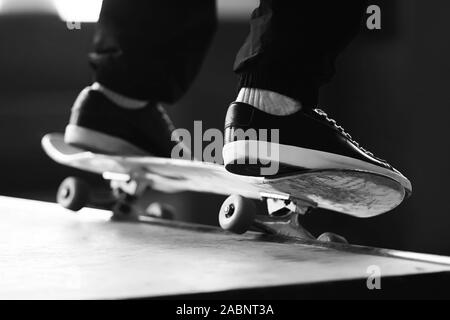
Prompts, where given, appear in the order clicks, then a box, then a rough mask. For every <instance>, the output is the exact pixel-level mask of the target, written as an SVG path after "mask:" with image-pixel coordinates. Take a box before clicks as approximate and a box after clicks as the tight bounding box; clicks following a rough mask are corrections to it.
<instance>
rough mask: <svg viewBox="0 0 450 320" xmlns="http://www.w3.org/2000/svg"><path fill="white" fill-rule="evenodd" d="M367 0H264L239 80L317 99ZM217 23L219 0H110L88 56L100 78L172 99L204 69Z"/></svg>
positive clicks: (138, 93)
mask: <svg viewBox="0 0 450 320" xmlns="http://www.w3.org/2000/svg"><path fill="white" fill-rule="evenodd" d="M364 8H365V0H260V5H259V7H258V8H257V9H255V10H254V11H253V13H252V16H251V20H250V33H249V35H248V37H247V39H246V41H245V42H244V44H243V45H242V47H241V49H240V50H239V52H238V54H237V56H236V61H235V64H234V71H235V72H236V74H237V75H238V87H239V88H240V87H252V88H260V89H266V90H271V91H275V92H278V93H281V94H284V95H287V96H289V97H291V98H294V99H296V100H299V101H301V102H302V103H303V105H305V106H314V105H315V104H316V103H317V96H318V89H319V88H320V86H321V85H323V84H324V83H326V82H327V81H329V80H330V78H331V77H332V75H333V73H334V62H335V59H336V57H337V55H338V54H339V52H341V51H342V50H343V49H344V47H345V46H346V45H347V44H348V43H349V42H350V40H351V39H352V38H353V37H354V36H355V35H356V33H357V32H358V31H359V29H360V28H361V21H362V17H363V13H364ZM216 26H217V17H216V5H215V1H214V0H195V1H183V0H132V1H125V0H104V1H103V7H102V11H101V15H100V20H99V23H98V27H97V32H96V34H95V39H94V52H93V53H91V54H90V62H91V64H92V66H93V68H94V70H95V80H96V81H98V82H100V83H102V84H103V85H105V86H106V87H109V88H111V89H113V90H115V91H117V92H120V93H122V94H124V95H128V96H130V97H135V98H139V99H146V100H154V101H160V102H166V103H173V102H175V101H176V100H178V99H179V98H180V97H181V96H182V95H183V94H184V93H185V92H186V90H187V89H188V88H189V86H190V84H191V83H192V81H193V79H194V77H195V76H196V74H197V73H198V71H199V69H200V66H201V63H202V61H203V59H204V57H205V54H206V51H207V49H208V47H209V44H210V42H211V39H212V37H213V35H214V32H215V29H216Z"/></svg>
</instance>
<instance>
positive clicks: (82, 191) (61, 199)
mask: <svg viewBox="0 0 450 320" xmlns="http://www.w3.org/2000/svg"><path fill="white" fill-rule="evenodd" d="M88 200H89V186H88V185H87V184H86V182H84V181H83V180H81V179H80V178H75V177H68V178H66V179H64V181H63V182H61V184H60V185H59V188H58V193H57V194H56V201H57V202H58V203H59V204H60V205H61V206H63V207H64V208H66V209H69V210H72V211H78V210H80V209H82V208H83V207H84V206H86V204H87V202H88Z"/></svg>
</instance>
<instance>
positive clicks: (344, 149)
mask: <svg viewBox="0 0 450 320" xmlns="http://www.w3.org/2000/svg"><path fill="white" fill-rule="evenodd" d="M266 128H268V129H267V130H261V129H266ZM238 129H241V130H238ZM249 129H254V130H249ZM271 129H278V136H277V134H276V132H275V131H271ZM264 131H266V133H265V134H264ZM244 133H245V134H244ZM223 158H224V163H225V167H226V169H227V170H228V171H230V172H232V173H236V174H241V175H252V176H273V175H274V174H275V175H280V174H286V173H292V172H298V171H301V170H320V169H353V170H355V169H356V170H364V171H370V172H374V173H377V174H381V175H385V176H387V177H390V178H392V179H394V180H396V181H398V182H399V183H401V184H402V185H403V186H404V187H405V188H406V189H408V190H411V183H410V182H409V180H408V179H407V178H406V177H404V176H403V175H402V174H401V173H400V172H398V171H397V170H395V169H394V168H393V167H392V166H391V165H390V164H389V163H387V162H386V161H385V160H382V159H380V158H378V157H375V156H374V155H373V154H372V153H371V152H369V151H367V150H366V149H364V148H362V147H361V146H360V145H359V144H358V143H357V142H356V141H355V140H353V139H352V137H351V136H350V135H349V134H348V133H346V132H345V131H344V129H343V128H342V127H340V126H338V125H337V124H336V122H335V121H334V120H332V119H330V118H329V117H328V116H327V115H326V114H325V112H323V111H322V110H319V109H315V110H311V111H303V110H300V111H297V112H295V113H293V114H291V115H288V116H276V115H272V114H269V113H266V112H263V111H260V110H258V109H257V108H255V107H253V106H251V105H249V104H246V103H241V102H234V103H232V104H231V106H230V107H229V108H228V112H227V116H226V119H225V145H224V148H223ZM274 164H276V166H274ZM269 166H270V167H271V168H276V169H277V170H276V172H273V171H270V170H269V171H268V170H266V171H265V172H270V174H264V170H262V169H263V168H266V169H267V167H269Z"/></svg>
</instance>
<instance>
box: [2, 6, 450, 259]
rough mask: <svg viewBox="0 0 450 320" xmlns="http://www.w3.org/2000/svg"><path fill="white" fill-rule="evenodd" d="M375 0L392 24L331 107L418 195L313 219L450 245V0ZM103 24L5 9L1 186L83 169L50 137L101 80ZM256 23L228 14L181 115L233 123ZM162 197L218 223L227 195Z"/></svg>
mask: <svg viewBox="0 0 450 320" xmlns="http://www.w3.org/2000/svg"><path fill="white" fill-rule="evenodd" d="M373 3H379V4H380V5H381V9H382V30H381V31H368V30H366V31H364V32H363V33H362V34H361V35H360V36H358V38H357V39H356V40H355V41H354V42H353V43H352V44H351V46H350V47H348V48H347V50H346V51H345V52H344V53H343V54H342V56H341V57H340V59H339V60H338V64H337V74H336V76H335V78H334V79H333V81H332V83H330V84H329V85H327V86H326V87H324V88H323V90H322V92H321V107H322V108H323V109H325V110H327V111H329V113H330V114H331V115H332V116H333V117H334V118H336V119H337V120H338V122H339V123H340V124H342V125H343V126H344V127H345V128H346V129H347V130H348V131H349V132H351V133H352V135H353V136H354V137H356V139H357V140H359V141H360V142H361V144H362V145H363V146H366V147H367V148H368V149H370V150H372V151H374V153H375V154H377V155H380V156H381V157H383V158H385V159H388V160H389V161H390V162H391V163H392V164H393V165H394V166H395V167H397V168H398V169H400V170H401V171H402V172H403V173H404V174H405V175H406V176H407V177H409V178H410V179H411V181H412V183H413V188H414V191H413V196H412V197H411V198H410V199H408V200H407V201H406V202H405V203H404V204H402V205H401V206H400V207H398V208H397V209H395V210H393V211H392V212H390V213H389V214H385V215H383V216H380V217H375V218H371V219H366V220H362V219H356V218H351V217H347V216H344V215H340V214H335V213H329V212H325V211H321V212H317V213H316V214H312V215H310V216H307V217H305V219H304V224H305V225H306V226H307V227H308V228H310V229H311V230H312V231H313V232H314V233H316V234H318V233H321V232H323V231H333V232H337V233H341V234H343V235H345V236H346V237H347V238H348V239H349V240H350V241H351V242H352V243H356V244H364V245H372V246H379V247H388V248H396V249H403V250H412V251H423V252H431V253H439V254H447V255H450V232H449V229H450V216H449V213H450V210H449V209H450V205H449V202H448V199H447V197H448V195H447V192H448V190H449V188H448V181H449V179H450V170H449V163H450V150H449V142H448V139H449V137H450V125H449V122H450V120H449V118H450V109H449V107H450V105H449V103H450V86H449V83H450V81H449V74H450V62H449V60H448V59H449V57H450V41H449V30H450V19H449V18H448V17H449V14H450V2H449V1H445V0H434V1H423V0H401V1H400V0H395V1H374V2H373ZM93 30H94V25H92V24H83V25H82V28H81V30H72V31H71V30H68V29H67V27H66V24H65V23H64V22H62V21H60V20H59V18H58V17H56V16H55V15H51V14H13V15H11V14H9V15H0V146H1V149H0V150H1V151H0V154H1V156H0V168H1V171H0V194H2V195H10V196H17V197H26V198H33V199H43V200H51V201H53V199H54V193H55V190H56V188H57V186H58V183H59V182H60V181H61V180H62V179H63V178H64V177H65V176H66V175H68V174H73V173H74V171H73V170H71V169H68V168H64V167H62V166H59V165H57V164H55V163H53V162H52V161H51V160H50V159H49V158H47V157H46V156H45V154H44V152H43V151H42V150H41V148H40V138H41V137H42V136H43V135H44V134H45V133H47V132H51V131H62V130H63V129H64V127H65V125H66V123H67V120H68V117H69V109H70V107H71V104H72V102H73V100H74V99H75V97H76V95H77V93H78V92H79V91H80V90H81V89H82V88H83V87H84V86H86V85H88V84H90V82H91V74H90V70H89V67H88V65H87V59H86V55H87V53H88V52H89V50H90V48H91V37H92V33H93ZM247 31H248V26H247V21H246V20H244V19H231V18H229V17H228V18H227V19H225V18H223V19H221V22H220V26H219V30H218V32H217V35H216V38H215V41H214V43H213V46H212V48H211V50H210V54H209V55H208V58H207V59H206V61H205V63H204V66H203V68H202V71H201V73H200V75H199V77H198V78H197V80H196V81H195V83H194V85H193V87H192V89H191V90H190V92H189V93H188V94H187V95H186V96H185V97H184V98H183V99H182V101H180V103H178V104H177V105H176V106H172V107H170V110H169V111H170V114H171V115H172V116H173V118H174V121H175V123H176V124H177V125H178V126H179V127H184V128H191V127H192V125H193V121H194V120H203V127H204V128H205V129H206V128H222V124H223V119H224V115H225V110H226V107H227V105H228V104H229V102H231V101H232V100H233V99H234V97H235V85H236V79H235V76H234V75H233V73H232V72H231V67H232V64H233V60H234V54H235V52H236V51H237V49H238V48H239V46H240V44H241V43H242V41H243V40H244V38H245V36H246V33H247ZM90 179H94V180H97V181H98V180H99V178H95V177H90ZM155 199H163V200H164V201H167V202H171V203H173V204H174V205H175V206H176V207H177V209H178V211H177V212H178V215H179V216H178V218H179V219H181V220H186V221H196V222H203V223H209V224H217V212H218V208H219V206H220V204H221V201H222V200H223V199H224V197H220V196H212V195H202V194H191V193H185V194H179V195H177V196H174V197H172V196H170V197H168V196H166V195H160V194H155ZM0 223H1V222H0Z"/></svg>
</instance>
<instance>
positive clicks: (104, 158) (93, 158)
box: [42, 133, 406, 218]
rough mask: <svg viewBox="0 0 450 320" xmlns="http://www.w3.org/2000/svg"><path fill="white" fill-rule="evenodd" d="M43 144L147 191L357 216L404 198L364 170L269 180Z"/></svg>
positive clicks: (55, 136) (57, 141) (48, 140)
mask: <svg viewBox="0 0 450 320" xmlns="http://www.w3.org/2000/svg"><path fill="white" fill-rule="evenodd" d="M42 146H43V148H44V150H45V152H46V153H47V154H48V155H49V156H50V157H51V158H52V159H53V160H54V161H56V162H58V163H60V164H62V165H66V166H69V167H74V168H78V169H81V170H85V171H90V172H94V173H98V174H102V175H103V177H104V178H106V179H110V180H135V181H145V182H146V183H147V184H148V185H149V186H150V187H151V188H152V189H155V190H159V191H163V192H181V191H195V192H204V193H215V194H223V195H232V194H238V195H240V196H243V197H246V198H251V199H262V198H272V199H280V200H292V201H294V202H296V203H298V202H302V203H306V204H307V206H308V207H313V208H314V207H318V208H323V209H328V210H331V211H335V212H340V213H343V214H347V215H351V216H355V217H360V218H367V217H373V216H376V215H379V214H382V213H385V212H387V211H390V210H392V209H393V208H395V207H396V206H398V205H399V204H400V203H401V202H402V201H403V199H404V198H405V195H406V191H405V189H404V188H403V187H402V186H401V185H400V184H399V183H398V182H396V181H394V180H393V179H391V178H388V177H385V176H382V175H378V174H374V173H371V172H365V171H357V170H333V169H330V170H317V171H303V172H299V173H297V174H291V175H288V176H277V177H274V178H263V177H248V176H240V175H235V174H232V173H229V172H227V171H226V170H225V169H224V167H223V166H222V165H219V164H214V163H206V162H201V161H191V160H183V159H169V158H157V157H136V156H116V155H106V154H99V153H93V152H89V151H85V150H82V149H79V148H76V147H73V146H70V145H67V144H66V143H64V138H63V135H62V134H59V133H52V134H47V135H46V136H44V137H43V139H42Z"/></svg>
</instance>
